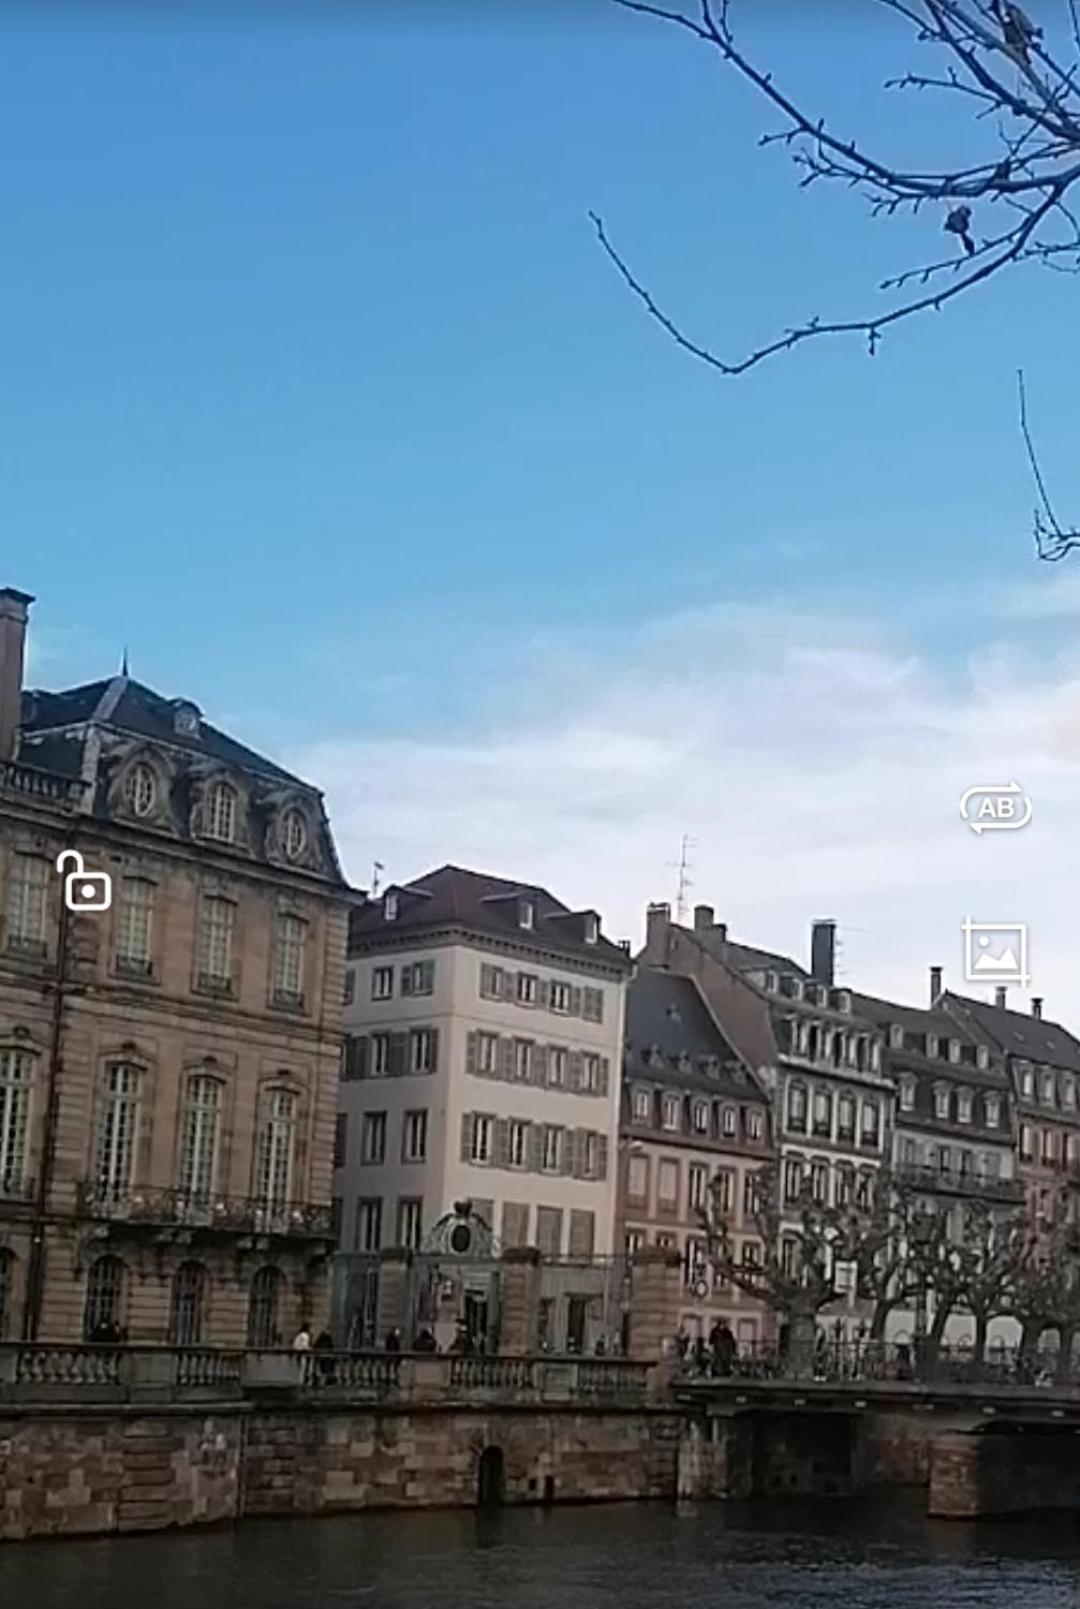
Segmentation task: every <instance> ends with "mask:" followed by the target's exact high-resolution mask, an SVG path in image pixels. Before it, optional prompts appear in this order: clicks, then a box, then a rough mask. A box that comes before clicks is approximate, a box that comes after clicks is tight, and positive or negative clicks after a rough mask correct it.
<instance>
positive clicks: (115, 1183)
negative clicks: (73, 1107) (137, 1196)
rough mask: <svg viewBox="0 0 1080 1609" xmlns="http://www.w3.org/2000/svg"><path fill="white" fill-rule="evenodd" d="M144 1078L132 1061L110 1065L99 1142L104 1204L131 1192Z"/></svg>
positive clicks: (103, 1101)
mask: <svg viewBox="0 0 1080 1609" xmlns="http://www.w3.org/2000/svg"><path fill="white" fill-rule="evenodd" d="M141 1077H142V1075H141V1073H140V1072H139V1069H138V1068H137V1067H133V1066H132V1065H131V1063H130V1062H110V1063H109V1064H108V1066H107V1067H106V1069H105V1090H104V1095H103V1099H102V1104H101V1121H100V1124H99V1127H98V1143H97V1186H98V1191H99V1192H100V1194H101V1196H102V1197H103V1199H104V1200H105V1201H116V1200H117V1198H118V1197H120V1196H122V1195H124V1194H125V1193H126V1192H127V1191H128V1190H130V1189H131V1183H132V1177H133V1174H134V1171H135V1141H136V1138H137V1136H138V1132H139V1085H140V1082H141Z"/></svg>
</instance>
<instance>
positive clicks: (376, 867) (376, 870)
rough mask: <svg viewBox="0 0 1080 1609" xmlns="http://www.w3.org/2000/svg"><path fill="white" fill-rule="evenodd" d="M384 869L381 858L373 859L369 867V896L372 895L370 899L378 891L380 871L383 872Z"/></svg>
mask: <svg viewBox="0 0 1080 1609" xmlns="http://www.w3.org/2000/svg"><path fill="white" fill-rule="evenodd" d="M385 870H386V867H385V866H384V865H383V863H382V861H381V860H377V861H375V862H374V863H373V865H372V868H371V897H372V899H374V898H375V896H376V894H377V893H378V892H379V883H380V882H381V881H382V879H381V876H380V873H382V872H384V871H385Z"/></svg>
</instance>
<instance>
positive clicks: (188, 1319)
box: [169, 1262, 206, 1346]
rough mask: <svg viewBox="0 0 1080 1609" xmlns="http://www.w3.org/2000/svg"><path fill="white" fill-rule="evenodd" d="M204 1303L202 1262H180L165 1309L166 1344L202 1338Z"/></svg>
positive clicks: (195, 1343) (193, 1342) (189, 1342)
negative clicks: (166, 1322)
mask: <svg viewBox="0 0 1080 1609" xmlns="http://www.w3.org/2000/svg"><path fill="white" fill-rule="evenodd" d="M205 1306H206V1269H205V1268H204V1267H203V1265H202V1263H194V1262H187V1263H181V1264H180V1267H179V1268H178V1269H177V1270H176V1273H175V1274H174V1275H173V1284H172V1302H171V1303H170V1309H169V1345H170V1346H198V1344H199V1342H200V1341H201V1340H202V1331H203V1310H204V1308H205Z"/></svg>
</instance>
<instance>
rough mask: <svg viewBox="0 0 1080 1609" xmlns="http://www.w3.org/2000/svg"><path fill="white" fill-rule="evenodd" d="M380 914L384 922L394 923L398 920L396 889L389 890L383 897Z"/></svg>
mask: <svg viewBox="0 0 1080 1609" xmlns="http://www.w3.org/2000/svg"><path fill="white" fill-rule="evenodd" d="M382 913H383V921H384V922H396V921H397V919H398V896H397V889H395V888H391V889H389V890H388V891H387V893H385V894H384V895H383V903H382Z"/></svg>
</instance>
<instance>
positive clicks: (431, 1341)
mask: <svg viewBox="0 0 1080 1609" xmlns="http://www.w3.org/2000/svg"><path fill="white" fill-rule="evenodd" d="M412 1349H413V1351H414V1352H437V1351H438V1350H439V1344H438V1342H437V1341H436V1339H435V1337H434V1335H433V1334H432V1333H431V1331H430V1330H429V1329H428V1327H427V1325H426V1324H425V1325H424V1328H423V1329H422V1330H420V1331H418V1332H417V1335H416V1338H415V1340H414V1341H413V1344H412Z"/></svg>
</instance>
